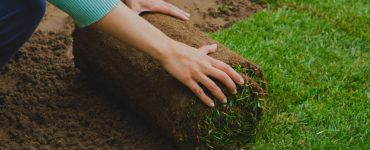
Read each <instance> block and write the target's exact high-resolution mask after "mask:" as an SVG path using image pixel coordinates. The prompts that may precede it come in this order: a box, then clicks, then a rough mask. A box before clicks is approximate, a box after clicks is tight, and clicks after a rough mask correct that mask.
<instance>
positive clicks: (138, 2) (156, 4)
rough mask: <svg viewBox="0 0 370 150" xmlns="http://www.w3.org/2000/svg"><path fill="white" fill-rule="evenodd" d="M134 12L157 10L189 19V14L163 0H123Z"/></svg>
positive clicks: (182, 18)
mask: <svg viewBox="0 0 370 150" xmlns="http://www.w3.org/2000/svg"><path fill="white" fill-rule="evenodd" d="M124 2H125V3H126V5H127V6H128V7H129V8H130V9H131V10H133V11H134V12H135V13H137V14H140V13H142V12H159V13H163V14H166V15H170V16H173V17H176V18H179V19H181V20H189V17H190V14H189V13H187V12H185V11H183V10H181V9H179V8H177V7H176V6H174V5H172V4H170V3H167V2H165V1H163V0H124Z"/></svg>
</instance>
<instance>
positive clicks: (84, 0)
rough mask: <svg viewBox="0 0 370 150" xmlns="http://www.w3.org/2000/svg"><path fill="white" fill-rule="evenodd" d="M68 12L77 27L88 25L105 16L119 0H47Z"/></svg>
mask: <svg viewBox="0 0 370 150" xmlns="http://www.w3.org/2000/svg"><path fill="white" fill-rule="evenodd" d="M49 2H50V3H52V4H54V5H55V6H56V7H58V8H59V9H61V10H63V11H64V12H66V13H67V14H69V15H70V16H71V17H72V18H73V20H74V21H75V23H76V24H77V26H78V27H81V28H82V27H86V26H89V25H91V24H93V23H95V22H97V21H99V20H100V19H101V18H103V17H104V16H106V15H107V14H108V13H109V12H110V11H112V10H113V9H114V8H115V7H116V6H118V4H119V2H120V0H49Z"/></svg>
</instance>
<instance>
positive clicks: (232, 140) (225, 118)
mask: <svg viewBox="0 0 370 150" xmlns="http://www.w3.org/2000/svg"><path fill="white" fill-rule="evenodd" d="M235 70H236V71H237V72H240V73H244V74H247V75H249V77H251V78H252V79H254V80H255V81H256V82H257V83H261V82H262V81H260V79H259V78H258V77H257V76H256V75H254V73H253V71H250V70H248V69H245V68H242V67H241V66H236V67H235ZM261 85H262V83H261ZM224 93H229V92H227V91H224ZM263 94H264V93H258V92H256V90H255V89H252V87H250V86H248V85H245V86H242V87H239V88H238V93H237V94H236V95H231V94H227V97H228V102H227V104H221V103H219V102H218V101H217V100H215V102H216V107H215V108H213V109H210V108H208V107H207V108H205V109H204V107H202V108H199V110H198V109H197V106H199V105H196V104H197V103H199V100H198V99H197V98H194V99H193V100H192V104H191V105H190V106H189V108H190V111H189V112H188V114H187V121H185V123H192V122H194V121H195V122H196V124H195V125H194V124H184V125H185V128H187V129H192V130H194V131H195V132H196V133H198V137H196V138H197V140H198V144H197V145H196V146H197V148H199V149H210V148H211V149H212V148H216V149H238V148H246V146H247V143H249V142H250V141H251V137H252V135H253V134H254V128H255V125H256V123H257V121H258V120H259V119H260V118H261V115H262V110H263V103H264V102H265V100H264V97H265V96H263ZM208 95H210V94H208ZM213 99H215V98H214V97H213ZM200 109H201V110H202V111H201V110H200Z"/></svg>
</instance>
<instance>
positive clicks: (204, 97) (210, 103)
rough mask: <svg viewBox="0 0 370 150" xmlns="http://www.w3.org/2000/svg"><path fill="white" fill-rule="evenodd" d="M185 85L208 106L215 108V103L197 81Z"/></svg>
mask: <svg viewBox="0 0 370 150" xmlns="http://www.w3.org/2000/svg"><path fill="white" fill-rule="evenodd" d="M185 85H186V86H187V87H188V88H189V89H190V90H191V91H192V92H193V93H194V94H195V95H197V96H198V98H199V99H200V100H201V101H202V102H203V103H204V104H206V105H207V106H209V107H215V103H214V102H213V101H212V99H211V98H209V97H208V96H207V95H206V94H205V93H204V91H203V89H202V88H201V87H200V86H199V85H198V83H197V82H195V81H189V82H185Z"/></svg>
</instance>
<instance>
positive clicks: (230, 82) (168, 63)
mask: <svg viewBox="0 0 370 150" xmlns="http://www.w3.org/2000/svg"><path fill="white" fill-rule="evenodd" d="M125 2H126V4H127V5H128V6H129V7H130V8H131V9H132V10H130V9H128V7H127V6H125V5H124V4H122V3H121V4H120V5H119V6H118V7H117V8H115V9H114V10H112V11H111V12H110V13H109V14H108V15H107V16H105V17H104V18H103V19H101V20H100V21H98V22H97V23H95V24H94V25H93V26H92V28H95V29H98V30H101V31H103V32H105V33H108V34H110V35H112V36H114V37H116V38H118V39H120V40H121V41H122V42H126V43H129V44H131V45H132V46H134V47H136V48H138V49H140V50H142V51H144V52H146V53H147V54H149V55H150V56H152V57H153V58H155V59H157V60H158V61H159V62H161V64H162V65H163V66H164V68H165V69H166V70H167V71H168V72H169V73H170V74H171V75H173V76H174V77H175V78H176V79H178V80H179V81H180V82H182V83H183V84H184V85H186V86H187V87H188V88H189V89H190V90H192V92H194V93H195V94H196V95H197V96H198V97H199V99H200V100H201V101H203V102H204V103H205V104H206V105H208V106H210V107H214V106H215V103H214V102H213V101H212V99H211V98H210V97H209V96H207V95H206V94H205V92H204V90H203V89H202V88H201V87H200V85H199V84H202V85H204V86H205V87H206V88H207V89H208V90H209V91H210V92H211V93H212V94H213V95H214V96H215V97H216V98H217V99H218V100H219V101H221V102H222V103H226V102H227V99H226V96H225V94H224V93H223V92H222V90H221V89H220V87H218V86H217V84H216V83H215V82H214V81H212V80H211V79H210V77H213V78H215V79H217V80H219V81H221V82H222V83H223V84H224V85H225V86H226V87H227V88H228V90H229V91H230V92H231V93H234V94H236V92H237V88H236V85H235V83H234V81H235V82H236V83H238V84H244V80H243V78H242V77H241V76H240V75H239V74H238V73H237V72H236V71H235V70H234V69H232V68H231V67H230V66H229V65H227V64H225V63H224V62H222V61H219V60H216V59H214V58H212V57H210V56H208V55H207V54H209V53H212V52H215V51H216V49H217V45H216V44H213V45H207V46H203V47H201V48H199V49H196V48H194V47H191V46H188V45H186V44H184V43H181V42H178V41H175V40H173V39H171V38H169V37H168V36H166V35H165V34H164V33H163V32H161V31H160V30H158V29H157V28H155V27H154V26H153V25H152V24H150V23H149V22H147V21H146V20H145V19H143V18H141V17H139V16H138V14H140V13H141V12H145V11H148V12H160V13H164V14H168V15H171V16H175V17H177V18H180V19H182V20H188V19H189V15H188V14H187V13H186V12H184V11H182V10H180V9H178V8H176V7H175V6H173V5H171V4H168V3H166V2H164V1H162V0H125Z"/></svg>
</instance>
